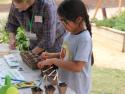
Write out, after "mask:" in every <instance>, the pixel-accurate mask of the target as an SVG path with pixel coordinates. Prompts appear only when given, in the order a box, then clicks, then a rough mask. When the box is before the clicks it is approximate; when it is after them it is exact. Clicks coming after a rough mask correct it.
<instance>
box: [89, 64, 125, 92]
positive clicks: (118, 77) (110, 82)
mask: <svg viewBox="0 0 125 94" xmlns="http://www.w3.org/2000/svg"><path fill="white" fill-rule="evenodd" d="M92 79H93V86H92V92H91V94H125V70H124V71H123V70H115V69H106V68H97V67H95V66H94V67H93V74H92Z"/></svg>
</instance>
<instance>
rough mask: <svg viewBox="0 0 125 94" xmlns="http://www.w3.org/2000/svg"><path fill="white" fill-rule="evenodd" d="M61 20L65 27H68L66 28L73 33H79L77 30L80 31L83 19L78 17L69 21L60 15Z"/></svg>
mask: <svg viewBox="0 0 125 94" xmlns="http://www.w3.org/2000/svg"><path fill="white" fill-rule="evenodd" d="M60 21H61V22H62V24H63V25H64V27H65V28H66V30H68V31H69V32H71V33H77V31H79V29H80V27H81V21H82V19H81V21H78V20H77V19H76V21H75V22H73V21H69V20H67V19H65V18H62V17H60Z"/></svg>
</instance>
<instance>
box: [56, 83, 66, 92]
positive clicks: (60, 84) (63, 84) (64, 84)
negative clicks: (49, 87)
mask: <svg viewBox="0 0 125 94" xmlns="http://www.w3.org/2000/svg"><path fill="white" fill-rule="evenodd" d="M58 89H59V94H66V90H67V84H66V83H59V85H58Z"/></svg>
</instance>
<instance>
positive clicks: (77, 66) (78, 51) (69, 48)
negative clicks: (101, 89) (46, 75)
mask: <svg viewBox="0 0 125 94" xmlns="http://www.w3.org/2000/svg"><path fill="white" fill-rule="evenodd" d="M57 12H58V15H59V17H60V20H61V22H62V24H63V25H64V27H65V28H66V30H67V35H66V36H65V38H64V42H63V45H62V50H61V52H60V53H47V52H45V53H43V54H42V58H45V59H46V58H48V59H46V60H45V61H41V62H39V63H38V67H39V68H42V67H44V66H46V65H50V66H51V65H53V64H54V65H56V66H58V67H59V78H60V80H61V81H62V82H65V83H67V85H68V86H69V87H70V88H71V89H73V90H74V91H75V92H76V94H89V92H90V86H91V54H92V40H91V35H90V34H91V25H90V23H89V17H88V13H87V10H86V8H85V5H84V3H83V2H82V1H81V0H64V1H63V2H62V3H61V4H60V5H59V7H58V11H57ZM56 57H58V58H56Z"/></svg>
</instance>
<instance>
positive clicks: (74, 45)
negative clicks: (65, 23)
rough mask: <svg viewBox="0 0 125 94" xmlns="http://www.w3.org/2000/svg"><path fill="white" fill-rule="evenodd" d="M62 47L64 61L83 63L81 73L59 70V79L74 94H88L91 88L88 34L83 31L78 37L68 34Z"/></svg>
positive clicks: (90, 51)
mask: <svg viewBox="0 0 125 94" xmlns="http://www.w3.org/2000/svg"><path fill="white" fill-rule="evenodd" d="M62 47H63V48H64V49H65V51H66V53H65V57H64V60H71V61H84V62H85V66H84V67H83V69H82V71H81V72H71V71H67V70H64V69H59V78H60V80H61V81H62V82H65V83H67V85H68V86H69V87H70V88H71V89H73V90H74V91H75V92H76V94H89V92H90V87H91V54H92V40H91V36H90V34H89V32H88V31H87V30H86V31H83V32H81V33H80V34H78V35H72V34H71V33H68V34H67V35H66V36H65V38H64V42H63V45H62Z"/></svg>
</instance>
